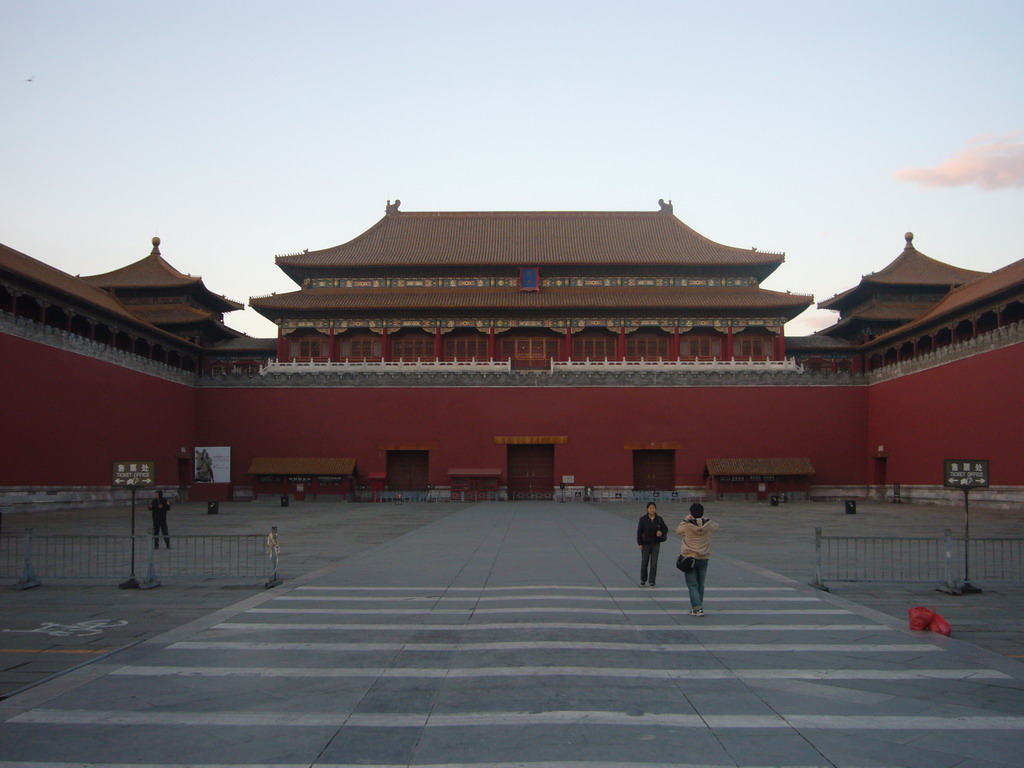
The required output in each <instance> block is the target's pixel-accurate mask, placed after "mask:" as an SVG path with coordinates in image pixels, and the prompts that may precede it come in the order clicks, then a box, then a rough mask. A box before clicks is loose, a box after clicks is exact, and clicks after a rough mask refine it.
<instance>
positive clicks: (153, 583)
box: [133, 536, 170, 589]
mask: <svg viewBox="0 0 1024 768" xmlns="http://www.w3.org/2000/svg"><path fill="white" fill-rule="evenodd" d="M159 543H160V537H159V536H153V546H151V547H147V549H149V567H148V568H147V569H146V578H145V579H143V580H142V581H140V582H139V589H153V587H159V586H160V580H159V579H158V578H157V577H156V566H155V565H154V563H153V553H154V552H155V551H156V546H157V544H159ZM133 546H134V543H133ZM169 548H170V545H168V549H169Z"/></svg>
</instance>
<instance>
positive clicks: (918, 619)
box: [907, 605, 935, 630]
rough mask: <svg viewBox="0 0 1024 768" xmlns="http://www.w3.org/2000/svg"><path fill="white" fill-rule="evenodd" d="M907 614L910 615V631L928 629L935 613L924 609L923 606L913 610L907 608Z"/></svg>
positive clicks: (929, 609)
mask: <svg viewBox="0 0 1024 768" xmlns="http://www.w3.org/2000/svg"><path fill="white" fill-rule="evenodd" d="M907 613H908V614H910V628H911V629H917V630H923V629H928V625H929V624H931V623H932V619H934V618H935V611H933V610H932V609H931V608H925V607H924V606H923V605H919V606H917V607H915V608H909V609H908V610H907Z"/></svg>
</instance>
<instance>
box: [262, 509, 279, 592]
mask: <svg viewBox="0 0 1024 768" xmlns="http://www.w3.org/2000/svg"><path fill="white" fill-rule="evenodd" d="M266 553H267V554H268V555H270V563H271V566H272V567H273V569H274V570H273V573H271V574H270V579H268V580H267V583H266V584H264V585H263V587H264V588H265V589H270V588H271V587H276V586H277V585H278V584H280V583H281V577H280V576H278V575H277V565H278V562H279V561H280V558H281V542H279V541H278V539H277V526H276V525H275V526H272V527H271V529H270V533H268V534H267V546H266Z"/></svg>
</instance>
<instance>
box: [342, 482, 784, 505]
mask: <svg viewBox="0 0 1024 768" xmlns="http://www.w3.org/2000/svg"><path fill="white" fill-rule="evenodd" d="M784 495H785V494H782V495H781V496H784ZM783 500H785V499H783ZM352 501H356V502H378V503H385V504H411V503H415V502H438V503H440V502H447V501H587V502H631V503H648V502H651V501H653V502H655V503H657V504H662V503H665V504H673V503H679V504H690V503H691V502H694V501H707V494H695V493H689V492H687V491H628V490H627V491H621V490H619V491H615V490H608V489H605V488H591V487H589V486H586V487H580V486H572V487H569V488H559V487H553V488H552V489H551V490H537V491H528V492H527V491H508V490H507V489H505V490H498V491H495V490H486V491H485V490H458V489H456V490H452V489H449V488H431V489H426V490H403V491H393V490H375V489H370V488H367V487H362V486H361V487H359V488H357V489H356V490H355V491H354V492H353V494H352Z"/></svg>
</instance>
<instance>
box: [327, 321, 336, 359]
mask: <svg viewBox="0 0 1024 768" xmlns="http://www.w3.org/2000/svg"><path fill="white" fill-rule="evenodd" d="M327 359H328V360H329V361H330V362H332V363H333V362H334V361H335V360H337V359H338V355H337V352H336V351H335V348H334V326H333V325H332V326H331V332H330V333H329V334H328V335H327Z"/></svg>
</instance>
